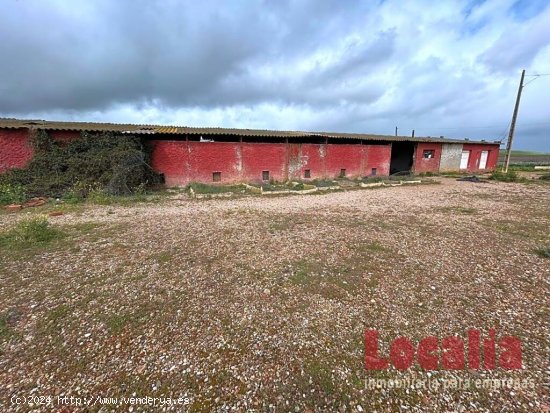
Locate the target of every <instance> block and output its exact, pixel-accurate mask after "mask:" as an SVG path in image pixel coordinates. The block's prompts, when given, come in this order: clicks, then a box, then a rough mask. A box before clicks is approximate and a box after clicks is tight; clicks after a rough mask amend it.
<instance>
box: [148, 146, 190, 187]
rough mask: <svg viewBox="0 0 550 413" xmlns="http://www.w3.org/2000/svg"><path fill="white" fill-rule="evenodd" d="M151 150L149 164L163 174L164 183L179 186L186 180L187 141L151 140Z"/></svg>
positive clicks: (187, 165) (187, 174)
mask: <svg viewBox="0 0 550 413" xmlns="http://www.w3.org/2000/svg"><path fill="white" fill-rule="evenodd" d="M151 145H152V146H153V151H152V154H151V166H152V167H153V169H154V170H156V171H157V172H160V173H162V174H164V179H165V182H166V185H168V186H179V185H185V184H186V183H187V182H188V176H189V173H188V168H189V160H188V149H187V142H182V141H151Z"/></svg>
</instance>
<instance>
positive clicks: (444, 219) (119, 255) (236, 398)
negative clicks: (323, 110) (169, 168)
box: [0, 178, 550, 412]
mask: <svg viewBox="0 0 550 413" xmlns="http://www.w3.org/2000/svg"><path fill="white" fill-rule="evenodd" d="M437 179H438V180H439V181H440V184H431V185H421V186H409V187H405V186H403V187H391V188H380V189H363V190H353V191H346V192H334V193H328V194H322V195H315V194H313V195H301V196H286V197H274V198H268V197H265V196H264V197H261V196H255V197H243V198H234V199H211V200H206V199H201V200H194V199H188V198H186V197H185V196H184V195H183V194H177V195H175V196H174V197H172V198H166V199H165V200H163V201H161V202H157V203H139V204H136V205H134V206H127V205H126V206H116V205H115V206H88V205H84V206H75V207H73V208H67V209H66V212H65V214H64V215H63V216H59V217H51V218H49V221H50V222H51V224H52V225H53V226H54V227H56V228H59V229H61V230H63V231H65V232H66V233H67V234H68V236H67V237H65V238H63V239H61V240H58V241H55V242H53V243H50V244H48V245H46V246H43V247H40V248H31V249H24V250H4V251H1V252H0V314H2V317H3V318H2V319H3V320H4V321H3V324H2V334H0V383H2V385H1V387H0V411H2V412H27V411H35V412H50V411H65V412H88V411H89V412H99V411H101V412H106V411H134V412H137V411H191V412H210V411H219V412H226V411H227V412H228V411H235V412H246V411H249V412H264V411H265V412H268V411H269V412H332V411H339V412H352V411H353V412H370V411H378V412H386V411H388V412H390V411H391V412H393V411H408V412H411V411H412V412H414V411H426V412H435V411H438V412H445V411H448V412H451V411H458V412H474V411H475V412H478V411H487V412H489V411H503V412H506V411H509V412H520V411H550V401H549V392H548V387H545V385H544V383H548V381H549V380H548V371H549V367H550V366H549V364H548V360H549V355H550V352H549V347H548V332H549V325H548V320H549V312H548V302H549V301H548V294H549V288H548V281H549V276H550V260H549V259H548V258H543V257H541V256H538V255H537V254H536V252H535V251H536V249H537V248H541V247H547V246H549V245H550V231H549V228H550V186H548V185H547V184H546V185H545V184H537V183H528V184H512V183H495V182H492V183H470V182H457V181H456V180H454V179H450V178H437ZM41 208H48V207H41ZM41 208H34V209H32V211H31V210H30V209H29V210H28V212H25V211H24V212H20V213H16V214H6V213H3V214H1V215H0V231H2V230H3V231H7V230H9V228H11V227H12V226H13V225H14V224H15V223H16V222H17V221H18V220H20V219H22V218H23V217H25V216H27V215H29V214H31V215H32V214H39V213H41V212H44V211H46V210H47V209H44V210H41ZM471 328H476V329H479V330H481V332H482V339H483V338H487V337H488V334H489V333H488V331H489V329H495V330H496V334H497V338H499V337H502V336H508V335H509V336H515V337H518V338H519V339H520V340H521V343H522V357H523V368H522V369H520V370H505V369H502V368H497V369H494V370H485V369H479V370H473V369H469V370H455V371H448V370H443V369H439V370H436V371H430V372H426V371H423V370H422V369H420V367H419V366H418V363H417V362H415V364H414V365H413V367H412V368H410V369H408V370H405V371H398V370H396V369H395V368H393V367H391V368H388V369H387V370H382V371H377V372H376V371H368V370H366V369H365V366H364V357H365V349H364V332H365V330H366V329H377V330H378V331H379V352H380V353H381V355H383V356H386V357H387V356H388V354H389V346H390V343H391V342H392V341H393V339H395V338H396V337H398V336H403V335H404V336H406V337H408V338H409V339H410V340H411V341H412V342H413V343H418V341H419V340H420V339H422V338H423V337H426V336H436V337H438V338H439V339H440V340H441V339H442V338H444V337H445V336H449V335H457V336H459V337H462V338H463V339H466V338H467V331H468V330H469V329H471ZM497 354H498V353H497ZM373 378H377V379H385V380H390V379H393V380H396V379H402V380H403V379H411V378H417V379H423V380H429V383H430V386H432V384H433V383H435V382H437V383H440V384H441V383H444V384H442V385H441V386H440V387H439V388H435V386H434V387H433V388H420V389H412V388H392V389H379V388H378V389H377V388H374V389H372V388H368V386H367V383H368V379H373ZM452 379H454V380H455V381H456V382H461V383H463V387H461V388H457V387H455V386H454V385H450V384H449V383H452ZM475 379H480V380H483V379H513V380H516V382H515V383H517V382H519V381H522V380H523V381H522V382H521V383H522V385H521V386H519V385H518V386H516V387H512V388H508V387H499V386H494V387H493V388H486V387H479V388H478V387H475V386H473V384H472V385H470V386H466V385H465V384H464V383H465V381H467V380H472V381H473V380H475ZM495 382H496V381H494V382H493V383H495ZM443 386H445V388H444V387H443ZM64 396H67V399H64V398H63V397H64ZM70 396H73V399H72V401H70V399H69V398H70ZM77 397H78V398H80V399H77ZM106 397H110V398H112V399H110V400H105V399H102V398H106ZM121 397H136V398H145V397H151V398H158V400H157V401H156V403H160V400H161V398H163V399H162V400H163V402H164V405H162V406H159V405H156V406H147V405H139V404H133V405H131V404H128V403H126V401H124V402H123V401H121V399H116V400H115V399H114V398H121ZM168 398H170V400H169V399H168ZM178 398H181V399H180V400H179V401H178V403H182V404H179V405H175V404H169V403H172V402H173V401H174V399H178ZM142 401H143V400H142ZM18 403H19V404H18ZM30 403H31V404H32V405H31V404H30ZM78 403H82V404H89V405H87V406H83V405H81V406H77V405H76V404H78Z"/></svg>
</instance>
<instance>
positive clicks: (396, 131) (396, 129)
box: [395, 126, 397, 136]
mask: <svg viewBox="0 0 550 413" xmlns="http://www.w3.org/2000/svg"><path fill="white" fill-rule="evenodd" d="M395 136H397V126H396V127H395Z"/></svg>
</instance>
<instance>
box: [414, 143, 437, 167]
mask: <svg viewBox="0 0 550 413" xmlns="http://www.w3.org/2000/svg"><path fill="white" fill-rule="evenodd" d="M427 150H433V151H434V157H433V158H430V159H425V158H424V151H427ZM414 158H415V159H414V172H415V173H422V172H437V171H439V161H440V160H441V144H440V143H430V142H418V144H417V145H416V152H415V155H414Z"/></svg>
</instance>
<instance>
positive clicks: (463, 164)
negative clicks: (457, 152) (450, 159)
mask: <svg viewBox="0 0 550 413" xmlns="http://www.w3.org/2000/svg"><path fill="white" fill-rule="evenodd" d="M469 160H470V151H462V157H461V158H460V169H468V161H469Z"/></svg>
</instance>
